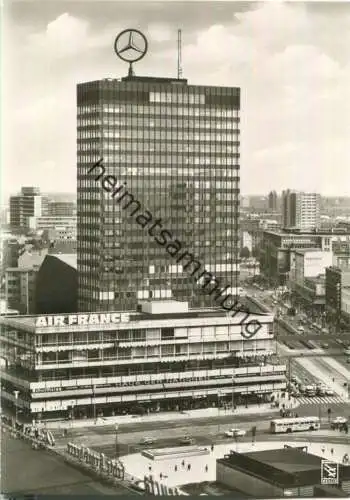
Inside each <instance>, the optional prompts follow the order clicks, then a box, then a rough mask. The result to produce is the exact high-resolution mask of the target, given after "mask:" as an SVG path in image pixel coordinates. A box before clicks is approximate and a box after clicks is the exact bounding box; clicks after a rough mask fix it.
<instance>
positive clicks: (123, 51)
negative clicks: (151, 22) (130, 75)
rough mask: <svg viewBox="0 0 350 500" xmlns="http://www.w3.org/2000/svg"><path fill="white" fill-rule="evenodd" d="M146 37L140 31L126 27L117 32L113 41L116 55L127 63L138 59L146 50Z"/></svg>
mask: <svg viewBox="0 0 350 500" xmlns="http://www.w3.org/2000/svg"><path fill="white" fill-rule="evenodd" d="M147 47H148V43H147V39H146V37H145V35H144V34H143V33H141V31H138V30H134V29H127V30H124V31H122V32H121V33H119V35H118V36H117V38H116V39H115V42H114V50H115V53H116V54H117V56H118V57H119V58H120V59H122V60H123V61H126V62H128V63H130V64H131V63H133V62H136V61H139V60H140V59H142V58H143V56H144V55H145V54H146V52H147Z"/></svg>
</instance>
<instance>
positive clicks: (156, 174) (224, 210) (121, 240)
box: [77, 77, 240, 311]
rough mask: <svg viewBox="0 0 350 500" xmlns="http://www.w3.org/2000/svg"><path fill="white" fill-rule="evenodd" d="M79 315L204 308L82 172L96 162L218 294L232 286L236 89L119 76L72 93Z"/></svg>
mask: <svg viewBox="0 0 350 500" xmlns="http://www.w3.org/2000/svg"><path fill="white" fill-rule="evenodd" d="M77 101H78V102H77V104H78V110H77V111H78V112H77V125H78V131H77V132H78V151H77V160H78V207H77V208H78V271H79V310H81V311H93V310H129V309H131V310H132V309H135V308H136V305H137V301H138V299H140V298H160V299H164V298H169V297H173V298H176V299H179V300H188V301H189V302H190V304H191V306H195V307H205V306H207V305H210V304H212V299H211V297H209V296H207V295H206V294H204V293H201V291H200V288H198V287H196V285H195V284H194V281H193V278H191V277H190V276H189V273H188V272H186V271H184V270H183V269H182V266H176V270H175V271H174V270H172V271H171V272H170V271H169V269H170V268H171V267H172V265H173V264H175V262H174V261H173V260H172V259H171V257H170V256H169V255H168V253H167V252H166V251H165V249H164V247H161V246H160V245H159V244H157V242H155V241H154V239H153V238H152V237H151V236H149V234H148V232H147V231H143V230H142V228H141V227H140V226H138V225H137V224H136V223H135V221H134V220H133V219H132V218H131V217H129V216H128V214H127V213H123V212H122V211H121V208H120V206H119V205H118V204H117V203H116V202H115V200H112V199H111V196H110V194H109V193H106V192H104V191H103V189H102V188H101V185H100V184H99V183H97V182H96V181H95V177H94V176H93V175H92V174H88V172H87V170H88V169H89V168H90V167H91V166H92V165H93V164H94V163H95V162H96V161H98V160H99V159H100V158H103V164H104V167H105V169H106V172H108V174H110V175H114V176H115V177H116V178H117V179H118V183H126V185H127V190H128V192H129V193H132V194H133V196H134V197H135V199H137V200H138V201H139V202H140V203H141V205H142V207H143V208H144V210H149V211H150V212H151V213H152V215H153V220H156V219H161V220H162V225H163V227H164V228H165V227H166V228H167V229H169V230H170V231H171V233H172V234H173V235H174V238H176V239H178V240H179V241H180V242H181V244H182V246H183V249H184V251H185V250H187V251H188V252H191V253H193V254H195V256H196V258H197V260H199V261H200V262H201V264H202V266H203V269H207V270H208V271H211V272H213V270H215V276H216V278H217V279H219V280H220V281H222V284H223V286H225V285H229V286H232V287H235V286H236V284H237V266H236V263H237V254H238V251H237V245H238V212H239V122H240V118H239V111H240V91H239V89H238V88H228V87H204V86H190V85H188V84H187V82H186V81H185V80H175V81H174V80H166V79H157V78H151V79H150V78H146V79H145V78H142V77H128V78H125V79H123V80H122V81H118V80H101V81H97V82H90V83H84V84H80V85H78V89H77Z"/></svg>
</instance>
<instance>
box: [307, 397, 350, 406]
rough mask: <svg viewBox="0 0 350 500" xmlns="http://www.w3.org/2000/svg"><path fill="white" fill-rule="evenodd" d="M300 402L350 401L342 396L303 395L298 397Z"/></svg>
mask: <svg viewBox="0 0 350 500" xmlns="http://www.w3.org/2000/svg"><path fill="white" fill-rule="evenodd" d="M298 402H299V403H300V404H301V405H320V404H321V405H322V404H344V403H350V401H349V400H346V399H344V398H342V397H340V396H315V397H307V396H305V397H301V398H298Z"/></svg>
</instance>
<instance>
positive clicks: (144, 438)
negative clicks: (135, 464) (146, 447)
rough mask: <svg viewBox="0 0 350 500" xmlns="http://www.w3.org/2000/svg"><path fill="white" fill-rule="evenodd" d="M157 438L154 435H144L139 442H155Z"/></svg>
mask: <svg viewBox="0 0 350 500" xmlns="http://www.w3.org/2000/svg"><path fill="white" fill-rule="evenodd" d="M154 442H155V439H154V438H152V437H143V438H142V439H141V440H140V443H139V444H154Z"/></svg>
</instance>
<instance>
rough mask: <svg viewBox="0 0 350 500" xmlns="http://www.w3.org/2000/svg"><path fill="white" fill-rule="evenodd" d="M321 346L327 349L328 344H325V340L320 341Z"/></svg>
mask: <svg viewBox="0 0 350 500" xmlns="http://www.w3.org/2000/svg"><path fill="white" fill-rule="evenodd" d="M321 347H322V349H328V348H329V344H327V342H322V343H321Z"/></svg>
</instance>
